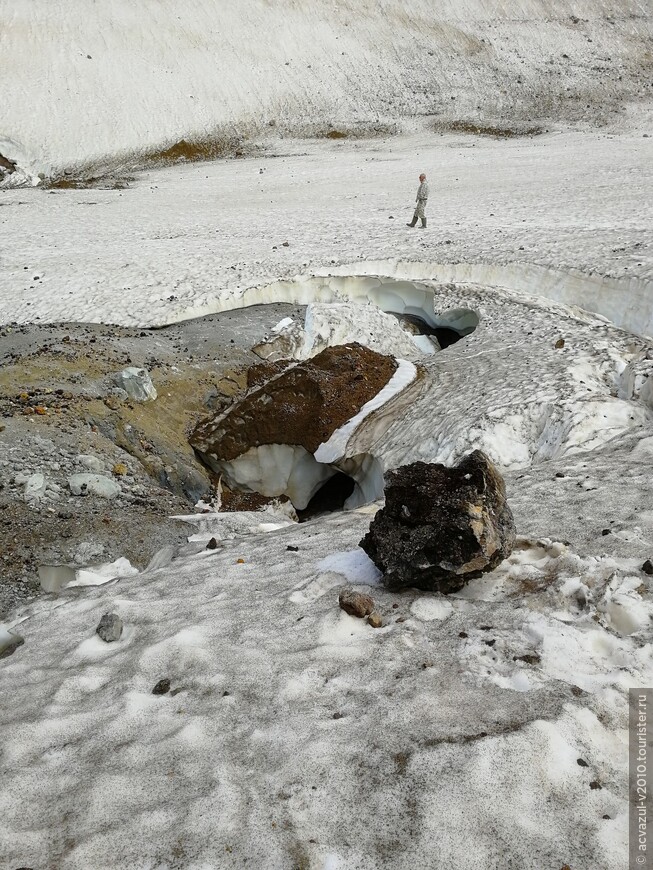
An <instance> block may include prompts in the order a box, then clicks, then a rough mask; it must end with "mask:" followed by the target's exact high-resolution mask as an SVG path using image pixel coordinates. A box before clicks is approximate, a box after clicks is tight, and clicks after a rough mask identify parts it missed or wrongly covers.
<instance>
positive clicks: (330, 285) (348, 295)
mask: <svg viewBox="0 0 653 870" xmlns="http://www.w3.org/2000/svg"><path fill="white" fill-rule="evenodd" d="M438 300H439V292H438V287H437V286H435V287H434V286H430V285H428V284H426V283H422V282H420V281H409V280H401V279H397V278H387V277H383V276H379V275H311V276H308V275H307V276H303V277H299V278H294V279H292V280H283V281H276V282H275V283H274V284H268V285H266V286H262V287H250V288H249V289H248V290H246V291H245V293H244V294H243V296H242V297H241V300H240V304H241V305H242V306H243V307H247V306H248V305H264V304H265V303H267V302H288V303H292V304H294V305H310V304H311V303H312V302H322V303H330V302H361V303H369V302H373V303H374V304H375V305H377V306H378V307H379V308H380V309H381V311H385V313H386V314H394V315H395V317H397V318H398V319H399V320H401V321H402V322H403V323H404V324H406V325H409V324H410V328H411V329H412V331H414V332H416V333H418V334H421V335H427V336H428V335H432V336H434V337H435V338H437V339H438V343H439V344H440V347H441V348H442V347H448V346H449V345H451V344H454V343H455V342H456V341H460V339H461V338H464V337H465V336H467V335H469V334H470V333H472V332H474V330H475V329H476V327H477V326H478V325H479V323H480V317H479V315H478V313H477V312H476V311H474V310H472V309H470V308H449V309H446V310H444V311H440V312H438V313H436V311H435V308H436V307H437V305H438Z"/></svg>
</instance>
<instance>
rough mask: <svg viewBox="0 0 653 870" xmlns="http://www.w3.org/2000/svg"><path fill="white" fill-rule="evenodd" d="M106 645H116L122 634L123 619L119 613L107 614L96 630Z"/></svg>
mask: <svg viewBox="0 0 653 870" xmlns="http://www.w3.org/2000/svg"><path fill="white" fill-rule="evenodd" d="M95 633H96V634H98V635H99V636H100V637H101V638H102V640H103V641H104V642H105V643H115V641H117V640H120V636H121V634H122V619H121V618H120V617H119V616H118V614H117V613H105V614H104V616H103V617H102V619H101V620H100V622H99V623H98V627H97V628H96V629H95Z"/></svg>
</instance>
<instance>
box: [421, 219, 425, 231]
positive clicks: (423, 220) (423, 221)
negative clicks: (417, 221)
mask: <svg viewBox="0 0 653 870" xmlns="http://www.w3.org/2000/svg"><path fill="white" fill-rule="evenodd" d="M421 228H422V229H423V230H425V229H426V218H422V227H421Z"/></svg>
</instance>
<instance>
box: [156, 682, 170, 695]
mask: <svg viewBox="0 0 653 870" xmlns="http://www.w3.org/2000/svg"><path fill="white" fill-rule="evenodd" d="M169 691H170V680H168V679H165V678H164V679H163V680H159V682H158V683H157V684H156V686H155V687H154V688H153V689H152V694H153V695H167V694H168V692H169Z"/></svg>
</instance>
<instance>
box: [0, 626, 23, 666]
mask: <svg viewBox="0 0 653 870" xmlns="http://www.w3.org/2000/svg"><path fill="white" fill-rule="evenodd" d="M24 643H25V638H23V637H21V636H20V635H19V634H14V633H13V632H11V631H7V629H6V628H3V627H2V626H1V625H0V659H6V658H7V657H8V656H10V655H12V654H13V653H15V652H16V650H17V649H18V647H19V646H22V645H23V644H24Z"/></svg>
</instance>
